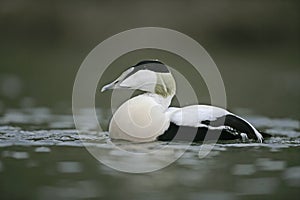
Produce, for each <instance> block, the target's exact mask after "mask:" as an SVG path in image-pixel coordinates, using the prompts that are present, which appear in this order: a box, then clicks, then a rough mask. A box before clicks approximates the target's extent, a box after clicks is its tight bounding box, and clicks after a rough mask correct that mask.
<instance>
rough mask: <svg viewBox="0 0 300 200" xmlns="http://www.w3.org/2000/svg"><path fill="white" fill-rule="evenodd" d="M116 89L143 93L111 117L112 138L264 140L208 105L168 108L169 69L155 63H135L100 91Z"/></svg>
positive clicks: (248, 126)
mask: <svg viewBox="0 0 300 200" xmlns="http://www.w3.org/2000/svg"><path fill="white" fill-rule="evenodd" d="M119 88H126V89H134V90H141V91H144V92H145V93H143V94H141V95H138V96H135V97H133V98H131V99H129V100H128V101H126V102H124V103H123V104H122V105H121V106H120V107H119V108H118V109H117V110H116V112H115V113H114V114H113V116H112V119H111V120H110V124H109V135H110V137H111V138H112V139H122V140H128V141H132V142H151V141H155V140H162V141H169V140H174V139H175V140H188V141H202V140H204V138H205V137H206V136H207V137H208V138H210V137H211V138H213V139H218V138H219V139H220V140H233V139H242V140H245V139H252V140H255V141H257V142H262V141H263V136H262V135H261V133H260V132H259V131H257V130H256V129H255V128H254V126H253V125H251V124H250V123H249V122H248V121H246V120H245V119H243V118H241V117H239V116H237V115H235V114H233V113H231V112H229V111H227V110H225V109H222V108H219V107H215V106H209V105H191V106H186V107H183V108H179V107H169V106H170V104H171V100H172V98H173V97H174V96H175V94H176V83H175V80H174V78H173V76H172V74H171V73H170V71H169V69H168V67H167V66H166V65H165V64H164V63H162V62H160V61H158V60H145V61H141V62H139V63H137V64H136V65H134V66H132V67H130V68H129V69H127V70H126V71H125V72H123V73H122V74H121V76H120V77H119V78H117V79H116V80H115V81H113V82H112V83H110V84H107V85H105V86H104V87H103V88H102V89H101V92H103V91H106V90H108V89H119ZM215 137H218V138H215Z"/></svg>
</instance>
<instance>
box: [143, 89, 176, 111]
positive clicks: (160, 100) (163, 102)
mask: <svg viewBox="0 0 300 200" xmlns="http://www.w3.org/2000/svg"><path fill="white" fill-rule="evenodd" d="M142 95H146V96H149V97H152V98H153V99H154V100H155V101H156V102H157V103H158V104H160V105H162V106H163V107H164V108H165V109H167V108H168V107H169V106H170V104H171V101H172V99H173V96H174V95H169V96H167V97H163V96H161V95H158V94H154V93H145V94H142Z"/></svg>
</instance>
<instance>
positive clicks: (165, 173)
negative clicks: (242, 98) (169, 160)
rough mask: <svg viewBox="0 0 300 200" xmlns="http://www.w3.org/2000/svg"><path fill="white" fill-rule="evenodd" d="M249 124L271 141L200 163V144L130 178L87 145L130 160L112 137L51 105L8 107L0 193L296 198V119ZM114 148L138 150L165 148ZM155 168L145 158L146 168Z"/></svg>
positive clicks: (238, 146) (229, 149) (230, 148)
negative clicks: (82, 128)
mask: <svg viewBox="0 0 300 200" xmlns="http://www.w3.org/2000/svg"><path fill="white" fill-rule="evenodd" d="M247 119H248V120H249V121H250V122H252V123H253V124H254V125H255V126H256V127H257V128H259V129H261V130H264V131H265V132H268V133H271V134H272V135H273V137H271V138H270V139H267V140H266V141H265V142H264V143H263V144H257V143H239V142H234V141H232V142H229V143H218V144H216V145H215V146H214V148H213V150H212V151H211V152H210V153H209V155H208V156H207V157H205V158H204V159H200V158H199V149H200V146H201V145H200V144H193V145H191V146H190V147H189V149H188V150H187V151H186V152H185V153H184V155H183V156H182V157H181V158H180V159H178V160H177V161H175V162H174V163H173V164H171V165H170V166H168V167H166V168H163V169H161V170H158V171H155V172H152V173H145V174H130V173H123V172H119V171H116V170H114V169H111V168H109V167H107V166H105V165H104V164H102V163H100V162H99V161H98V160H96V159H95V158H94V157H93V156H92V155H91V154H90V153H89V152H88V151H87V149H86V148H85V147H84V145H83V143H84V144H85V145H87V146H89V147H94V148H99V149H100V150H101V151H103V152H105V155H107V156H109V157H110V158H112V159H121V158H122V159H125V160H126V159H127V158H126V154H119V153H116V151H115V150H114V149H113V148H112V147H111V146H109V145H108V141H109V139H108V134H107V132H102V133H98V132H86V133H82V134H81V136H79V135H78V131H77V130H76V129H75V128H74V125H73V119H72V115H70V114H54V113H53V112H51V111H50V110H49V109H47V108H35V109H30V110H29V109H17V110H16V109H14V110H7V111H6V112H5V113H4V114H3V115H2V116H1V117H0V124H1V126H0V158H1V159H0V185H1V187H0V194H1V195H0V196H1V199H100V198H101V199H124V198H126V199H127V198H132V199H157V198H163V199H222V200H223V199H224V200H225V199H254V198H255V199H257V198H258V199H271V198H272V199H282V198H287V197H288V198H289V199H297V197H298V195H299V194H300V192H299V191H300V190H299V189H300V159H299V150H300V128H299V121H297V120H292V119H271V118H267V117H264V116H248V117H247ZM80 138H81V140H80ZM116 143H118V145H121V146H122V147H123V148H127V149H130V150H136V151H137V150H141V149H143V150H147V149H153V148H161V147H163V146H165V145H166V144H167V143H165V142H154V143H146V144H130V143H128V142H116ZM171 147H172V148H173V149H174V150H175V153H176V151H179V150H183V149H184V148H185V144H183V143H174V144H172V145H171ZM122 159H121V160H122ZM128 159H129V158H128ZM120 164H122V162H120ZM133 164H134V165H138V164H141V163H133ZM151 164H153V163H150V161H147V160H145V162H144V163H142V165H151Z"/></svg>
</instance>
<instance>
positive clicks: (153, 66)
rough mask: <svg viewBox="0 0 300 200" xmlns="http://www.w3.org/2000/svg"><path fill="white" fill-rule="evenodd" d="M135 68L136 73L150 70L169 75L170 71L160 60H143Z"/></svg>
mask: <svg viewBox="0 0 300 200" xmlns="http://www.w3.org/2000/svg"><path fill="white" fill-rule="evenodd" d="M133 67H134V71H135V72H136V71H138V70H143V69H144V70H145V69H147V70H150V71H153V72H159V73H169V72H170V71H169V69H168V68H167V66H166V65H165V64H164V63H162V62H161V61H158V60H142V61H140V62H139V63H137V64H136V65H134V66H133Z"/></svg>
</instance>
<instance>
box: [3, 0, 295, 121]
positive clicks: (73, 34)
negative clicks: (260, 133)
mask: <svg viewBox="0 0 300 200" xmlns="http://www.w3.org/2000/svg"><path fill="white" fill-rule="evenodd" d="M299 5H300V3H299V1H295V0H286V1H282V0H274V1H270V0H265V1H242V0H214V1H208V0H207V1H197V0H187V1H183V0H181V1H179V0H164V1H159V0H153V1H149V0H127V1H121V0H113V1H108V0H100V1H96V0H93V1H82V0H72V1H70V0H51V1H50V0H48V1H45V0H1V1H0V112H3V111H4V110H5V109H7V108H11V107H13V108H19V107H35V106H46V107H50V108H53V109H56V110H59V111H61V110H68V109H69V110H70V107H71V96H72V87H73V82H74V79H75V76H76V72H77V70H78V69H79V67H80V65H81V63H82V61H83V59H84V58H85V57H86V55H87V54H88V53H89V52H90V51H91V50H92V49H93V48H94V47H95V46H96V45H98V44H99V43H100V42H102V41H103V40H105V39H106V38H108V37H110V36H112V35H114V34H117V33H119V32H121V31H125V30H128V29H132V28H137V27H146V26H155V27H165V28H170V29H174V30H177V31H180V32H182V33H184V34H187V35H188V36H190V37H192V38H194V39H195V40H197V41H198V42H199V43H200V44H201V45H202V46H203V47H204V48H205V49H206V50H207V51H208V53H209V54H210V55H211V57H212V58H213V59H214V61H215V62H216V64H217V66H218V67H219V70H220V72H221V74H222V76H223V80H224V83H225V86H226V92H227V98H228V99H227V100H228V107H229V109H231V110H237V109H239V110H238V112H242V111H245V112H248V113H249V112H251V113H254V114H260V115H267V116H269V117H284V118H285V117H286V118H296V119H299V118H300V112H299V111H300V103H299V102H300V92H299V91H300V90H299V89H300V67H299V64H300V55H299V53H300V51H299V50H300V16H299V15H300V14H299V10H300V9H299V8H300V6H299ZM132 64H134V63H132ZM124 65H125V64H124ZM125 68H126V66H125ZM116 77H117V75H116V74H111V80H112V79H114V78H116ZM204 99H205V98H204Z"/></svg>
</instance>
